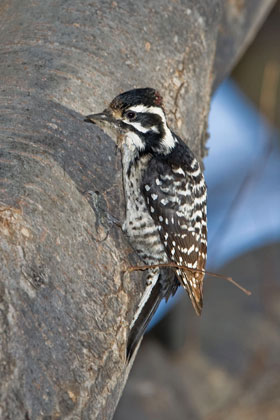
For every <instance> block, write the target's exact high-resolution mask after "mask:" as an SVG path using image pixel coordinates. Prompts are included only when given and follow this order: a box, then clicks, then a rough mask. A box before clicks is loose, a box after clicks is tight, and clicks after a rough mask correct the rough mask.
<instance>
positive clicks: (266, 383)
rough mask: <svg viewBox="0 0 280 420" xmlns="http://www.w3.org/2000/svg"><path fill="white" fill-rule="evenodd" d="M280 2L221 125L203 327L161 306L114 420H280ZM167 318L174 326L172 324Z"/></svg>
mask: <svg viewBox="0 0 280 420" xmlns="http://www.w3.org/2000/svg"><path fill="white" fill-rule="evenodd" d="M279 117H280V1H278V2H277V4H276V6H275V7H274V9H273V10H272V13H271V14H270V16H269V17H268V19H267V20H266V22H265V23H264V25H263V27H262V29H261V30H260V32H259V34H258V35H257V37H256V39H255V40H254V42H253V43H252V44H251V46H250V47H249V49H248V50H247V51H246V53H245V54H244V56H243V57H242V58H241V60H240V62H239V63H238V65H237V66H236V68H235V69H234V71H233V73H232V75H231V78H230V79H228V80H226V81H225V82H223V84H222V85H221V86H220V87H219V88H218V90H217V91H216V92H215V95H214V97H213V100H212V106H211V112H210V117H209V133H210V139H209V142H208V147H209V156H208V157H207V158H206V159H205V161H204V164H205V175H206V180H207V184H208V190H209V192H208V197H209V199H208V217H209V223H208V231H209V254H208V265H207V269H208V270H210V271H214V272H218V273H223V274H225V275H226V276H231V277H233V278H234V280H236V281H237V282H239V283H240V284H241V285H243V286H244V287H246V288H247V289H249V290H250V291H251V292H252V295H251V296H247V295H246V294H244V293H242V292H241V291H240V290H239V289H237V288H235V287H234V286H233V285H231V284H230V283H228V282H227V281H225V280H222V279H217V278H209V277H207V278H206V279H205V282H204V309H203V314H202V317H201V318H200V319H199V318H197V317H196V315H195V314H194V311H193V309H192V307H191V304H190V302H189V299H188V298H187V297H186V295H185V293H177V296H176V298H175V299H174V301H176V302H175V304H174V301H173V304H170V305H169V306H171V307H170V308H169V310H168V311H167V310H166V309H167V308H166V305H164V304H163V305H161V308H160V311H159V312H158V313H157V316H156V317H155V319H154V320H153V322H152V324H153V328H150V331H149V332H148V333H147V334H146V336H145V338H144V340H143V342H142V345H141V348H140V350H139V352H138V355H137V357H136V361H135V363H134V366H133V369H132V371H131V374H130V377H129V379H128V382H127V385H126V388H125V391H124V394H123V396H122V398H121V401H120V403H119V406H118V409H117V411H116V413H115V416H114V420H130V419H133V420H144V419H145V420H165V419H166V420H170V419H172V420H177V419H178V420H182V419H207V420H216V419H217V420H220V419H221V420H222V419H229V420H231V419H241V420H243V419H244V420H247V419H248V420H249V419H261V420H264V419H265V420H267V419H269V420H270V419H271V420H276V419H279V418H280V136H279V131H280V118H279ZM164 314H165V315H164Z"/></svg>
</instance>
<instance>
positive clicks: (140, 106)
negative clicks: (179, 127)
mask: <svg viewBox="0 0 280 420" xmlns="http://www.w3.org/2000/svg"><path fill="white" fill-rule="evenodd" d="M85 121H87V122H92V123H94V124H96V125H98V126H99V127H100V128H101V129H102V130H103V131H104V132H105V133H106V134H108V135H109V136H110V137H112V138H113V139H114V140H115V141H116V142H117V144H118V145H119V146H123V145H126V146H129V147H132V148H134V149H135V150H137V151H138V152H143V151H144V152H147V153H149V152H152V153H156V152H158V153H168V152H170V150H171V149H172V148H174V146H175V143H176V138H175V137H174V136H173V135H172V133H171V131H170V129H169V128H168V125H167V122H166V117H165V113H164V109H163V102H162V97H161V96H160V94H159V93H158V92H157V91H156V90H154V89H152V88H143V89H133V90H130V91H127V92H124V93H121V94H120V95H118V96H116V97H115V98H114V99H113V100H112V102H111V103H110V105H109V106H108V108H106V109H105V110H104V111H103V112H101V113H99V114H92V115H88V116H87V117H86V118H85Z"/></svg>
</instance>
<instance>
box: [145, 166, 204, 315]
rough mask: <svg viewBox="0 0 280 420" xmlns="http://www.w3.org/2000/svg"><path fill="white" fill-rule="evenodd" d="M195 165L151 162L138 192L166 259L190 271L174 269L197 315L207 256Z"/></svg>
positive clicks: (201, 180) (200, 178) (200, 187)
mask: <svg viewBox="0 0 280 420" xmlns="http://www.w3.org/2000/svg"><path fill="white" fill-rule="evenodd" d="M195 162H196V163H195V164H194V165H192V166H193V167H186V165H184V166H182V165H181V164H180V165H179V164H173V165H172V164H171V165H170V164H167V162H166V161H160V160H156V159H152V161H151V162H150V165H149V168H148V170H147V171H146V173H145V175H144V177H143V182H142V186H141V189H142V193H143V195H144V197H145V201H146V205H147V208H148V210H149V212H150V215H151V216H152V218H153V220H154V221H155V223H156V224H157V226H158V229H159V234H160V238H161V241H162V243H163V245H164V247H165V250H166V253H167V256H168V258H169V259H170V261H171V262H174V263H176V264H178V265H184V266H187V267H189V268H191V269H193V271H191V270H189V271H187V270H180V269H177V270H176V275H177V277H178V280H179V281H180V283H181V285H182V286H183V287H184V289H185V290H186V291H187V293H188V295H189V297H190V299H191V302H192V304H193V307H194V309H195V311H196V313H197V314H198V315H200V314H201V311H202V304H203V298H202V288H203V279H204V272H203V270H204V267H205V263H206V254H207V226H206V186H205V182H204V178H203V174H202V172H201V171H200V170H199V164H198V162H197V161H195ZM192 174H193V175H192Z"/></svg>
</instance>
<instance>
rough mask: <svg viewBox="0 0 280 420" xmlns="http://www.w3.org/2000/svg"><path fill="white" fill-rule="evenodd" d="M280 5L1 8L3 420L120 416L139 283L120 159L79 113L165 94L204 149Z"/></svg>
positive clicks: (12, 4)
mask: <svg viewBox="0 0 280 420" xmlns="http://www.w3.org/2000/svg"><path fill="white" fill-rule="evenodd" d="M273 3H274V2H273V0H271V1H266V2H263V1H261V0H244V1H239V0H232V1H223V2H222V1H218V0H207V1H205V0H196V1H194V0H183V1H181V2H177V1H174V2H170V1H167V0H166V1H165V0H163V1H156V0H153V1H151V2H142V3H141V2H132V1H130V0H124V1H119V2H117V1H103V2H96V1H88V0H85V1H81V0H76V1H74V0H68V1H65V0H45V1H43V0H41V1H39V0H38V1H32V2H31V1H27V0H2V2H1V6H0V19H1V27H0V31H1V62H0V69H1V70H0V75H1V82H2V83H1V103H0V107H1V128H0V136H1V137H0V138H1V150H0V183H1V193H0V249H1V251H0V264H1V266H0V276H1V278H0V308H1V318H0V328H1V341H0V342H1V355H0V375H1V380H0V382H1V383H0V386H1V393H0V401H1V402H0V418H1V419H18V420H20V419H25V420H27V419H32V420H33V419H40V418H42V419H60V418H71V419H72V418H73V419H110V418H111V417H112V415H113V413H114V410H115V408H116V405H117V402H118V399H119V397H120V395H121V392H122V389H123V387H124V385H125V382H126V378H127V375H128V372H129V369H130V366H126V362H125V348H126V338H127V333H128V325H129V323H130V321H131V319H132V317H133V313H134V311H135V309H136V307H137V302H138V301H139V299H140V296H141V293H142V292H143V287H144V285H143V282H142V281H141V275H140V274H139V273H138V274H136V273H135V274H133V275H127V274H124V275H122V269H123V268H124V267H125V266H128V265H129V264H131V263H136V262H137V258H136V257H135V255H134V254H133V252H132V250H131V248H130V247H129V244H128V243H127V242H126V240H125V238H124V236H123V234H122V231H121V230H120V229H119V228H118V227H116V226H115V225H114V224H113V223H112V221H111V216H110V215H112V216H114V217H116V218H118V219H120V220H121V219H122V218H123V214H124V213H123V190H122V180H121V172H120V167H121V166H120V156H119V154H118V153H116V148H115V145H114V143H113V141H112V140H111V139H110V138H109V137H107V136H106V135H104V134H103V133H102V132H101V131H100V130H99V129H98V128H97V127H94V126H92V125H89V124H86V123H84V121H83V116H84V115H86V114H89V113H92V112H98V111H101V110H102V109H103V108H104V107H105V105H106V103H108V101H109V100H110V99H112V98H113V97H114V96H115V95H117V94H118V93H120V92H121V91H124V90H127V89H131V88H133V87H146V86H150V87H155V88H157V89H159V90H160V92H161V93H162V95H163V97H164V98H165V105H166V111H167V115H168V120H169V122H170V126H171V127H172V128H173V129H174V130H175V131H177V132H178V134H180V135H181V136H182V137H183V138H184V139H185V140H186V141H187V142H188V144H189V145H190V146H191V148H192V149H193V150H194V151H195V152H196V153H197V155H198V156H199V157H201V158H202V157H203V156H204V154H205V142H206V138H207V133H206V127H207V117H208V111H209V102H210V97H211V92H212V90H213V87H214V86H216V85H217V84H218V82H219V81H220V80H222V79H223V78H224V77H225V75H226V74H227V73H228V72H229V71H230V69H231V68H232V65H233V63H234V62H235V60H236V59H237V58H238V57H239V55H240V53H241V52H242V51H243V50H244V48H245V47H246V45H247V43H248V42H249V40H250V39H251V38H252V37H253V35H254V34H255V33H256V30H257V28H258V27H259V25H260V24H261V22H262V21H263V19H264V18H265V16H266V15H267V13H268V11H269V10H270V8H271V6H272V4H273Z"/></svg>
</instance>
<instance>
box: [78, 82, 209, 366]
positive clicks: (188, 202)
mask: <svg viewBox="0 0 280 420" xmlns="http://www.w3.org/2000/svg"><path fill="white" fill-rule="evenodd" d="M86 121H90V122H92V123H95V124H97V125H98V126H99V127H101V128H102V129H103V130H104V131H105V132H106V133H107V134H109V135H110V136H111V137H112V139H113V140H115V141H116V143H117V144H118V147H119V148H120V151H121V158H122V175H123V187H124V195H125V204H126V217H125V221H124V223H123V226H122V229H123V232H124V233H125V235H126V236H127V238H128V240H129V242H130V244H131V246H132V247H133V248H134V250H135V251H136V253H137V254H138V256H139V257H140V259H141V260H142V261H143V262H144V264H145V265H153V266H155V265H156V266H157V265H160V264H165V263H168V262H173V263H176V264H177V265H178V266H180V265H182V266H186V267H188V268H190V269H191V270H190V271H187V270H185V269H184V270H183V269H180V268H173V269H170V268H163V267H155V268H151V269H149V270H147V273H146V289H145V291H144V294H143V296H142V298H141V300H140V302H139V304H138V308H137V310H136V311H135V315H134V317H133V319H132V322H131V324H130V332H129V337H128V345H127V358H128V359H130V358H131V356H132V354H133V352H134V349H135V348H136V347H137V344H138V342H139V340H140V339H141V337H142V335H143V333H144V331H145V328H146V326H147V324H148V322H149V321H150V319H151V318H152V316H153V314H154V312H155V310H156V309H157V307H158V305H159V303H160V301H161V300H162V299H163V298H165V299H166V300H168V298H169V297H170V296H171V295H173V294H174V293H175V292H176V290H177V288H178V286H179V285H181V286H183V288H184V289H185V290H186V291H187V293H188V295H189V297H190V300H191V302H192V305H193V307H194V310H195V312H196V313H197V314H198V315H200V314H201V311H202V289H203V279H204V268H205V264H206V256H207V209H206V201H207V189H206V183H205V180H204V176H203V172H202V170H201V167H200V164H199V161H198V160H197V159H196V157H195V155H194V153H193V152H192V151H191V150H190V148H189V147H188V146H187V145H186V144H185V143H184V142H183V141H182V140H181V139H180V137H179V136H178V135H176V134H175V133H174V132H173V131H171V130H170V128H169V126H168V124H167V121H166V116H165V112H164V108H163V101H162V98H161V96H160V94H159V93H158V92H157V91H156V90H154V89H151V88H143V89H133V90H130V91H128V92H124V93H122V94H120V95H118V96H117V97H116V98H114V99H113V101H112V102H111V103H110V105H109V107H108V108H107V109H105V110H104V111H103V112H101V113H99V114H92V115H89V116H87V117H86Z"/></svg>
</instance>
